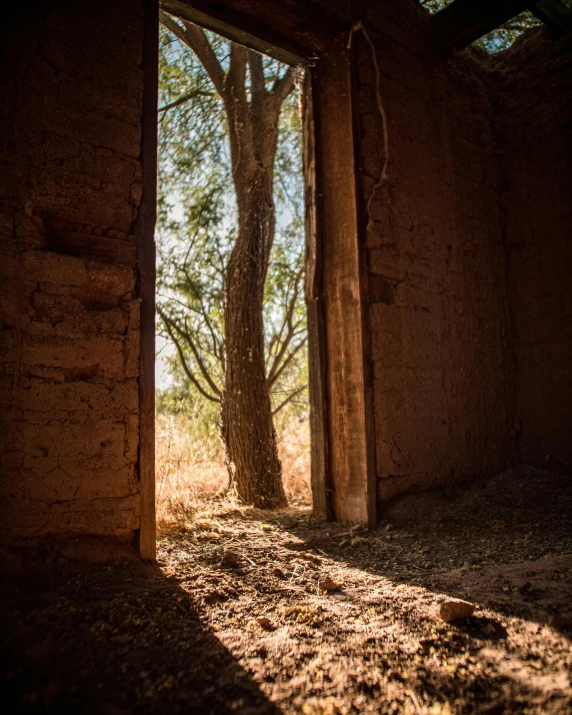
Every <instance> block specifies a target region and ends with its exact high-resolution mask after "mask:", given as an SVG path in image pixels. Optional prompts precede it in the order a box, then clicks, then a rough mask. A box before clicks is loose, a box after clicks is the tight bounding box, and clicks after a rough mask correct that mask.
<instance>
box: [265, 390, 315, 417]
mask: <svg viewBox="0 0 572 715" xmlns="http://www.w3.org/2000/svg"><path fill="white" fill-rule="evenodd" d="M307 387H308V383H306V384H305V385H302V387H299V388H298V389H297V390H294V392H292V393H290V394H289V395H288V397H287V398H286V399H285V400H284V401H283V402H281V403H280V404H279V405H278V407H276V408H275V409H274V410H272V417H274V415H275V414H277V413H278V412H280V410H281V409H282V408H283V407H286V405H287V404H288V403H289V402H292V400H293V399H294V398H295V397H296V396H297V395H299V394H300V393H301V392H302V390H305V389H306V388H307Z"/></svg>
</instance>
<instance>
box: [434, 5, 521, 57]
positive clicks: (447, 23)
mask: <svg viewBox="0 0 572 715" xmlns="http://www.w3.org/2000/svg"><path fill="white" fill-rule="evenodd" d="M533 4H534V0H454V2H452V3H451V4H450V5H447V7H446V8H444V9H443V10H440V11H439V12H438V13H436V14H435V15H433V17H432V18H431V23H432V26H433V34H434V37H435V42H436V45H437V50H438V52H439V53H441V54H444V55H447V54H449V53H450V52H452V51H453V50H460V49H462V48H463V47H467V45H470V44H471V43H472V42H474V41H475V40H478V39H479V38H480V37H482V36H483V35H486V34H488V33H489V32H491V31H492V30H496V28H497V27H500V26H501V25H504V23H505V22H508V21H509V20H512V18H513V17H515V16H516V15H520V13H521V12H523V11H524V10H527V9H528V8H529V7H531V6H532V5H533Z"/></svg>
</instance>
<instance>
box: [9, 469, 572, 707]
mask: <svg viewBox="0 0 572 715" xmlns="http://www.w3.org/2000/svg"><path fill="white" fill-rule="evenodd" d="M386 513H387V514H388V517H389V518H390V519H391V522H388V521H387V518H386V519H385V520H384V521H382V523H381V525H380V527H379V528H377V529H375V530H371V531H366V530H357V529H350V527H348V526H344V525H339V524H337V525H331V524H326V525H324V524H318V523H316V522H314V521H312V519H311V518H310V517H309V516H308V515H307V514H306V513H304V512H303V511H300V510H297V511H296V510H289V511H286V512H280V513H274V514H261V513H260V512H256V513H255V512H252V511H248V510H234V511H229V510H228V509H227V510H226V511H224V510H222V509H221V510H219V512H218V513H214V514H211V515H210V517H209V518H208V519H207V518H196V519H195V520H194V521H192V522H190V523H189V524H188V525H187V526H186V528H179V529H177V530H172V531H171V532H165V533H163V535H162V537H161V540H160V557H159V564H158V566H156V567H145V566H141V565H140V564H137V563H133V562H131V563H125V564H122V565H118V564H115V565H111V566H102V565H99V566H93V567H91V568H87V567H86V566H83V567H81V568H80V567H77V566H76V565H74V563H73V562H69V561H68V563H67V564H66V563H64V564H63V565H60V564H58V565H57V566H54V565H44V566H43V567H42V569H39V570H38V571H37V572H36V573H35V575H34V577H33V578H24V577H22V576H20V577H15V576H14V577H12V578H10V579H9V580H6V581H4V583H3V585H2V601H3V609H2V616H3V617H2V623H3V642H4V648H3V651H2V671H3V673H2V677H3V693H4V694H3V702H4V706H6V703H7V704H8V708H7V709H4V712H14V713H15V712H26V713H44V712H49V713H108V714H109V715H128V713H207V714H208V713H242V714H244V715H254V714H255V713H279V712H282V713H304V714H305V715H314V714H316V715H317V714H318V713H323V714H325V713H331V714H334V713H362V712H363V713H414V714H416V715H419V713H426V714H428V715H429V714H431V715H433V714H437V713H443V714H444V713H458V714H459V715H465V714H469V713H479V714H480V713H487V714H492V713H498V714H499V715H501V714H505V715H506V714H509V713H572V683H571V668H572V651H571V647H570V639H571V638H572V628H571V625H572V537H571V519H570V517H571V515H572V479H570V478H569V477H563V476H557V475H552V474H548V473H545V472H540V471H538V470H532V469H518V470H513V471H511V472H509V473H505V474H504V475H501V476H500V477H498V478H496V479H494V480H491V481H489V482H487V483H486V484H480V485H479V484H476V485H474V486H473V487H471V488H469V489H466V490H465V491H459V492H451V491H449V492H445V491H442V492H434V493H432V494H430V495H424V496H418V497H411V498H409V500H407V499H406V500H402V501H401V502H400V503H399V504H394V505H392V506H391V508H390V509H389V511H388V512H386ZM53 558H54V555H52V556H51V557H50V558H49V559H48V560H53ZM59 558H60V561H61V560H63V559H62V557H61V556H60V557H59ZM328 578H329V580H330V581H333V582H334V584H337V585H339V587H340V588H339V590H330V591H327V592H324V591H323V590H321V589H320V583H321V584H322V585H324V582H325V581H327V580H328ZM330 586H331V584H330ZM450 596H455V597H461V598H465V599H469V600H471V601H473V602H475V603H476V604H477V606H478V607H477V610H476V611H475V614H474V615H473V616H471V617H470V618H467V619H465V620H463V621H459V622H457V623H452V624H446V623H443V622H442V621H440V620H439V618H438V617H437V615H436V613H437V611H438V606H439V604H440V603H441V602H442V601H443V600H444V599H445V598H447V597H450ZM264 618H265V619H267V620H260V621H259V620H258V619H264Z"/></svg>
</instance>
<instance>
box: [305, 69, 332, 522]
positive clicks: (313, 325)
mask: <svg viewBox="0 0 572 715" xmlns="http://www.w3.org/2000/svg"><path fill="white" fill-rule="evenodd" d="M302 118H303V143H304V146H303V155H304V209H305V212H304V223H305V233H306V260H305V284H304V293H305V297H306V311H307V319H308V373H309V382H310V440H311V476H312V480H311V481H312V505H313V515H314V516H315V517H316V518H317V519H323V520H328V519H331V517H332V500H331V485H330V469H329V466H330V465H329V449H328V409H327V397H326V394H327V383H326V333H325V322H324V300H323V293H322V267H323V256H322V252H323V247H322V240H321V238H322V237H321V235H319V234H318V222H317V217H316V152H315V148H316V147H315V127H314V110H313V100H312V77H311V74H310V69H309V68H307V69H306V71H305V76H304V83H303V85H302Z"/></svg>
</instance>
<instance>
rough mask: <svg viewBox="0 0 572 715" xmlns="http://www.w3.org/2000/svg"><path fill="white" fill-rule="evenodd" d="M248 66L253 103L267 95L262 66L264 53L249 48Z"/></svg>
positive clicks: (258, 101)
mask: <svg viewBox="0 0 572 715" xmlns="http://www.w3.org/2000/svg"><path fill="white" fill-rule="evenodd" d="M248 67H249V69H250V91H251V93H252V103H253V104H254V105H256V104H258V103H260V102H261V101H262V100H263V99H264V97H265V95H266V82H265V80H264V68H263V66H262V55H261V54H260V52H255V51H254V50H248Z"/></svg>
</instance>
